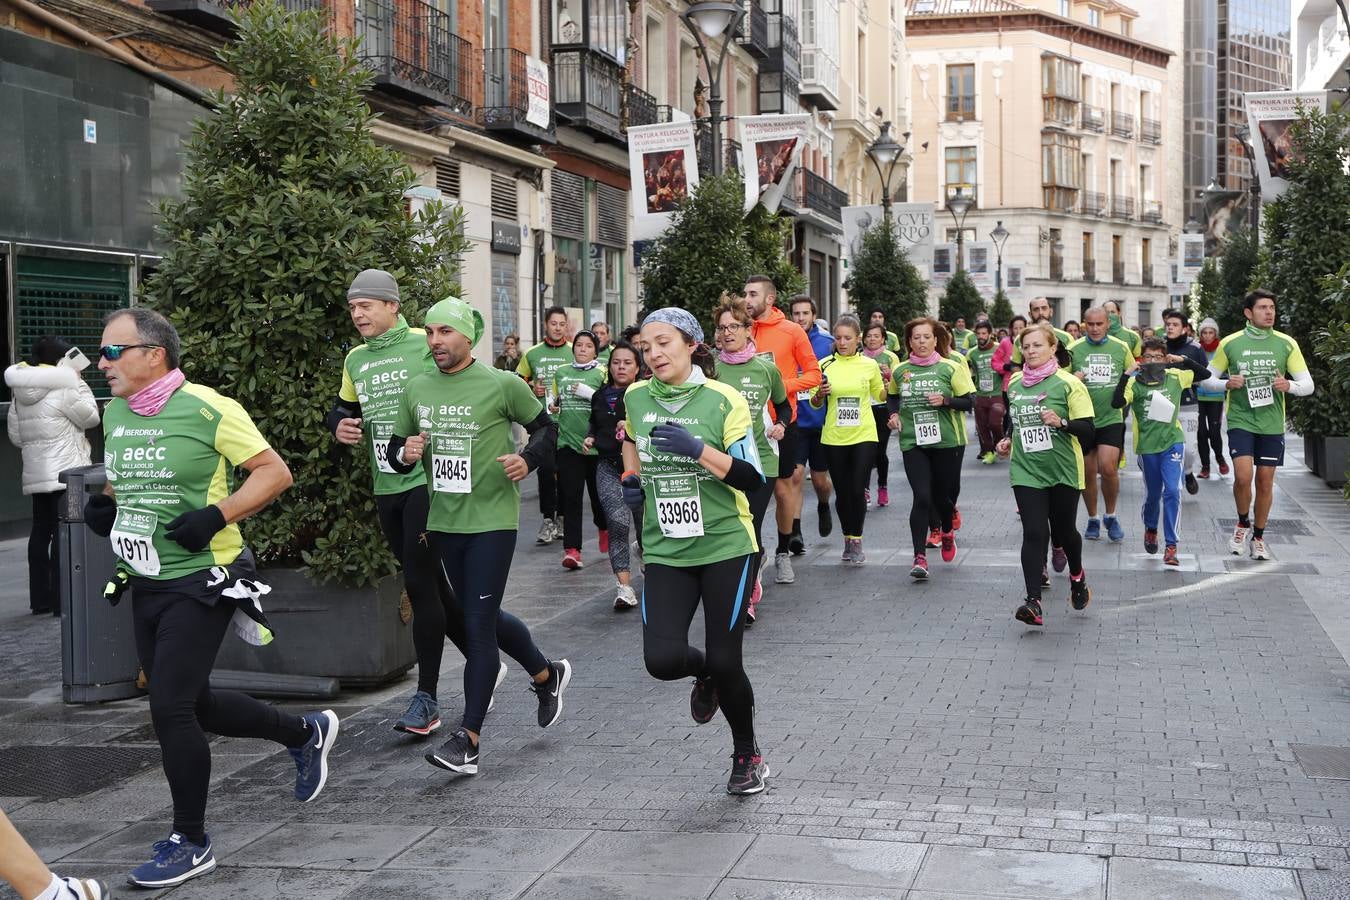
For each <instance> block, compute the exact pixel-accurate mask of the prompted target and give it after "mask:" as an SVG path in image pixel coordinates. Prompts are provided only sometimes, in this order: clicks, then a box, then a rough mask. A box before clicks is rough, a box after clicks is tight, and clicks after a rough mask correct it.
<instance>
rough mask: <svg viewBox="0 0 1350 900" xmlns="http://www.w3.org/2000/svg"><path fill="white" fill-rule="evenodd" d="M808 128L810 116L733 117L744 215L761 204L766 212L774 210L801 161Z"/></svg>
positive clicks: (776, 208)
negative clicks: (739, 150)
mask: <svg viewBox="0 0 1350 900" xmlns="http://www.w3.org/2000/svg"><path fill="white" fill-rule="evenodd" d="M810 127H811V117H810V116H809V115H806V114H801V115H787V116H780V115H766V116H738V117H737V119H736V130H737V134H738V136H739V138H740V142H741V166H742V170H743V171H744V172H745V211H746V212H749V211H750V210H752V209H754V208H755V204H756V203H763V204H764V208H765V209H767V210H768V211H769V212H776V211H777V210H778V204H779V203H781V202H782V200H783V193H784V192H785V191H786V190H787V188H788V186H789V185H790V184H791V183H792V178H793V175H794V174H795V173H796V171H797V164H798V163H799V162H800V161H801V158H802V150H803V149H804V148H805V147H806V134H807V130H808V129H809V128H810Z"/></svg>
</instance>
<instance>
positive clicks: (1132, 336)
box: [1106, 316, 1144, 359]
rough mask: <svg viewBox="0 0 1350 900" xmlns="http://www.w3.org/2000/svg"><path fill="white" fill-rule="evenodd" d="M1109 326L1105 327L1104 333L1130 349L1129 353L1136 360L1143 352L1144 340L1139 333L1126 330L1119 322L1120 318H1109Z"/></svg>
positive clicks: (1129, 329) (1122, 323)
mask: <svg viewBox="0 0 1350 900" xmlns="http://www.w3.org/2000/svg"><path fill="white" fill-rule="evenodd" d="M1109 318H1110V321H1111V324H1110V325H1109V326H1107V328H1106V333H1107V334H1108V335H1110V336H1111V337H1113V338H1115V339H1116V340H1119V341H1124V342H1125V346H1126V347H1129V348H1130V352H1131V353H1133V354H1134V356H1135V358H1136V359H1138V357H1139V354H1140V353H1141V352H1142V351H1143V346H1144V339H1143V338H1141V337H1140V336H1139V332H1137V331H1135V330H1134V329H1133V328H1126V327H1125V323H1124V322H1122V321H1120V316H1110V317H1109Z"/></svg>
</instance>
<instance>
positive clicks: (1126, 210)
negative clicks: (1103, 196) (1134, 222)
mask: <svg viewBox="0 0 1350 900" xmlns="http://www.w3.org/2000/svg"><path fill="white" fill-rule="evenodd" d="M1111 218H1113V219H1133V218H1134V198H1133V197H1122V196H1119V195H1117V196H1115V197H1112V198H1111Z"/></svg>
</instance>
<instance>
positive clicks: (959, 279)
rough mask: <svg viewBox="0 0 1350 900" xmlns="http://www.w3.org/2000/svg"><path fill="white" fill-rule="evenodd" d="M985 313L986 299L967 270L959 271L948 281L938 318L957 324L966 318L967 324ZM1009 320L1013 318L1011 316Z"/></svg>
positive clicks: (939, 307) (940, 302)
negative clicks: (956, 322)
mask: <svg viewBox="0 0 1350 900" xmlns="http://www.w3.org/2000/svg"><path fill="white" fill-rule="evenodd" d="M983 312H984V298H983V297H981V296H980V291H979V289H978V288H976V287H975V282H974V281H971V279H970V274H969V273H967V272H966V270H965V269H961V270H959V271H958V272H957V273H956V274H955V275H953V276H952V277H951V278H950V279H948V281H947V289H946V290H945V291H943V292H942V299H941V300H939V301H938V318H939V319H941V320H942V321H944V322H955V321H956V320H957V319H958V318H961V317H964V318H965V320H966V323H967V324H970V323H972V322H974V321H975V320H976V319H977V318H979V317H980V315H981V314H982V313H983ZM1008 318H1012V317H1011V316H1009V317H1008Z"/></svg>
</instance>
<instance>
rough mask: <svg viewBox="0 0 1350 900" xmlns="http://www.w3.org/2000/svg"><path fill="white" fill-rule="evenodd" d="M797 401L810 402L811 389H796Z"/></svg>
mask: <svg viewBox="0 0 1350 900" xmlns="http://www.w3.org/2000/svg"><path fill="white" fill-rule="evenodd" d="M797 402H798V403H810V402H811V389H810V388H807V389H806V390H804V391H798V392H797Z"/></svg>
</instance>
